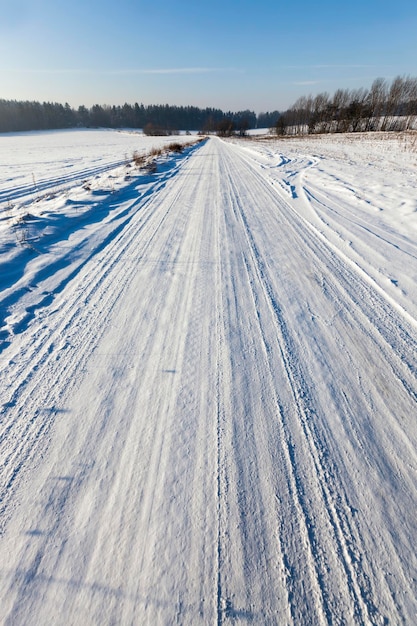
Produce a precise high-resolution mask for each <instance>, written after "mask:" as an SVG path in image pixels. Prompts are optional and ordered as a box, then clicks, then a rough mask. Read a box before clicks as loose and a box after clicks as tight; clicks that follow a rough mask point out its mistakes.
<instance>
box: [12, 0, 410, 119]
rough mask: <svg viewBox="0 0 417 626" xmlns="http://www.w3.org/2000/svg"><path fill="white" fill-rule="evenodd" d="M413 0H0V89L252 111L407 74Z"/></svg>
mask: <svg viewBox="0 0 417 626" xmlns="http://www.w3.org/2000/svg"><path fill="white" fill-rule="evenodd" d="M416 33H417V2H416V1H415V0H412V1H411V0H405V1H404V0H403V1H402V0H398V1H397V2H393V1H390V2H387V1H385V0H361V1H358V0H351V1H350V3H334V2H330V1H327V0H326V1H317V2H311V1H310V2H306V1H304V0H299V1H298V2H295V3H289V2H281V1H280V0H275V1H270V0H257V1H256V2H249V1H248V0H239V1H235V0H233V1H230V2H226V1H221V0H213V1H211V2H199V1H198V0H194V1H190V0H160V1H159V2H158V1H157V0H147V1H146V2H143V1H142V0H117V2H116V1H109V0H82V1H81V0H66V1H65V2H64V1H62V0H55V1H52V0H13V2H12V1H11V0H0V59H1V61H0V98H5V99H16V100H22V99H25V100H26V99H27V100H39V101H54V102H62V103H64V102H68V103H69V104H70V105H71V106H73V107H78V106H79V105H80V104H85V105H86V106H91V105H92V104H95V103H99V104H123V103H124V102H129V103H132V104H133V103H134V102H139V103H141V102H142V103H144V104H152V103H155V104H161V103H162V104H164V103H168V104H177V105H187V104H192V105H196V106H202V107H205V106H214V107H219V108H222V109H224V110H229V109H230V110H239V109H246V108H249V109H252V110H255V111H256V112H260V111H268V110H273V109H278V110H284V109H285V108H287V107H288V106H289V105H291V104H292V103H293V102H294V101H295V100H296V99H297V98H298V97H299V96H301V95H308V94H309V93H312V94H316V93H319V92H322V91H327V92H329V93H330V94H332V93H333V92H334V91H335V90H336V89H338V88H339V87H340V88H348V89H354V88H357V87H369V86H370V85H371V83H372V81H373V80H374V79H375V78H377V77H380V76H381V77H384V78H386V79H387V80H391V79H392V78H394V77H395V76H397V75H411V76H417V34H416Z"/></svg>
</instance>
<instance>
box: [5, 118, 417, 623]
mask: <svg viewBox="0 0 417 626" xmlns="http://www.w3.org/2000/svg"><path fill="white" fill-rule="evenodd" d="M175 139H178V138H175ZM181 140H184V138H181ZM169 141H172V138H164V139H157V138H152V139H148V138H145V137H143V136H140V135H138V134H134V133H128V132H123V133H116V132H112V131H81V130H80V131H76V132H74V131H72V132H65V133H35V134H30V135H4V136H0V156H1V159H0V264H1V265H0V267H1V273H0V363H1V368H0V377H1V380H0V410H1V415H0V417H1V421H0V462H1V471H0V554H1V561H0V621H1V623H4V624H8V625H13V626H18V625H19V626H20V625H22V626H23V625H25V626H27V625H29V624H30V625H31V624H33V625H35V624H36V625H42V626H44V625H51V626H52V625H54V626H56V625H62V626H64V625H65V626H68V625H74V626H75V625H80V624H82V625H86V626H89V625H95V624H100V625H105V624H108V625H110V624H126V625H127V624H129V625H130V624H141V625H142V624H149V625H156V624H161V625H166V624H189V625H196V624H216V625H217V626H219V625H225V626H226V625H227V624H236V623H242V624H245V623H253V624H260V625H269V624H270V625H277V624H278V625H281V624H298V625H305V624H314V625H321V624H375V625H383V624H385V625H387V624H400V623H404V624H415V623H417V587H416V585H417V555H416V550H415V545H416V537H417V515H416V511H417V406H416V400H417V380H416V375H417V321H416V320H417V145H416V139H415V136H413V135H398V136H397V135H388V134H386V135H385V136H382V135H377V134H374V135H362V136H359V135H358V136H327V137H317V138H308V139H292V140H276V139H275V140H274V139H268V138H258V137H256V138H252V139H247V140H243V141H237V140H230V141H222V140H220V139H218V138H214V137H213V138H210V139H208V140H207V141H206V142H205V143H203V144H200V145H198V146H193V147H187V148H186V149H185V150H184V152H182V153H181V154H179V153H178V154H174V153H170V154H164V155H163V156H161V157H159V159H158V168H157V171H156V172H155V171H153V170H152V168H149V170H148V171H147V170H145V169H143V168H139V167H137V166H136V165H135V164H133V163H132V162H131V156H132V152H133V150H137V151H138V152H143V153H145V152H147V151H149V150H150V148H151V147H152V146H157V145H158V146H160V145H161V144H162V143H167V142H169Z"/></svg>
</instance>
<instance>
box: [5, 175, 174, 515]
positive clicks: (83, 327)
mask: <svg viewBox="0 0 417 626" xmlns="http://www.w3.org/2000/svg"><path fill="white" fill-rule="evenodd" d="M170 175H171V174H170V172H168V173H167V176H170ZM162 185H164V182H162ZM157 187H158V189H161V182H160V181H158V183H157ZM151 200H152V196H149V195H148V194H146V196H145V198H142V197H141V198H139V199H134V200H133V201H132V202H131V203H130V206H129V209H127V210H126V211H125V213H126V217H124V219H123V221H122V223H121V224H120V225H117V226H116V227H115V229H114V230H113V231H111V233H110V234H109V235H108V236H107V237H106V239H105V240H104V243H100V244H99V245H98V246H97V248H96V249H94V250H93V252H92V253H91V255H90V256H89V257H88V258H87V259H86V261H85V262H83V263H82V264H81V265H80V266H78V267H76V269H75V270H74V272H73V273H72V274H71V275H70V276H68V277H66V278H65V280H64V281H63V283H62V284H58V286H57V287H56V289H55V290H54V293H53V294H49V299H48V304H49V306H42V303H40V305H39V312H38V313H37V320H36V321H37V328H36V335H35V336H34V338H33V341H32V343H29V344H26V345H25V348H24V350H20V348H19V351H18V352H16V353H15V354H13V355H10V351H9V352H8V355H10V356H8V358H9V366H10V367H11V368H12V370H11V371H12V372H13V376H10V378H9V377H7V370H4V371H3V393H4V398H5V401H3V407H2V415H3V419H2V421H1V431H0V456H1V458H2V487H1V489H0V514H2V517H3V521H2V523H4V520H6V519H7V515H5V511H6V508H7V504H8V500H9V499H10V497H12V495H13V487H14V483H15V481H16V479H17V478H18V477H19V476H20V474H21V472H22V470H24V468H25V466H26V465H27V464H28V463H29V461H30V460H31V459H34V457H35V455H37V454H38V453H39V446H40V445H41V446H42V448H43V447H44V446H45V441H46V439H47V436H48V432H49V429H50V428H51V427H52V426H53V423H54V421H55V419H56V418H57V416H59V415H60V414H61V412H63V414H64V413H65V409H63V408H62V402H63V398H64V397H65V396H68V395H69V394H70V393H71V389H72V388H73V387H74V386H75V385H76V384H77V382H78V380H79V376H76V377H74V376H73V374H72V373H73V372H74V371H77V370H78V371H83V370H84V369H85V362H86V360H87V359H88V357H89V355H90V354H91V352H92V351H93V350H94V346H95V345H96V344H97V343H98V341H99V339H100V337H101V333H102V331H103V329H104V328H105V327H106V323H107V320H108V319H109V317H110V315H111V312H112V309H113V307H114V305H115V304H116V302H117V301H118V299H119V298H120V297H122V295H123V293H124V290H125V288H126V286H127V285H128V284H129V282H130V281H131V267H130V266H129V264H128V263H126V262H125V259H126V257H129V256H130V255H131V256H132V258H133V259H135V261H136V262H137V260H139V259H140V258H141V256H144V255H146V251H147V249H148V248H149V247H150V246H152V243H153V240H154V238H155V237H156V236H157V233H158V231H159V230H160V229H162V228H163V225H164V221H165V219H166V216H167V215H168V213H169V211H170V210H171V208H172V207H173V206H174V205H175V204H176V201H177V196H176V195H174V197H173V198H172V200H171V203H170V204H168V206H167V207H164V208H163V209H162V211H161V212H157V213H156V214H155V213H154V211H153V210H152V209H153V207H151V208H149V204H150V203H151ZM128 226H129V227H130V228H127V227H128ZM138 238H140V239H141V240H142V246H141V248H138V246H137V242H138ZM130 251H131V252H130ZM116 276H117V283H116V279H115V277H116ZM76 278H77V280H78V281H79V284H78V285H77V286H76V290H75V293H74V295H75V297H73V294H71V297H70V299H68V300H66V288H67V286H69V285H71V282H72V281H74V280H75V279H76ZM115 283H116V284H115ZM37 308H38V307H37ZM28 323H29V322H28ZM51 355H52V356H51ZM74 358H75V359H76V362H77V366H76V367H75V363H74ZM40 371H41V372H42V373H39V372H40ZM40 379H41V380H42V391H41V393H40V391H39V380H40ZM28 407H30V409H28ZM32 407H36V408H35V409H34V410H33V409H32Z"/></svg>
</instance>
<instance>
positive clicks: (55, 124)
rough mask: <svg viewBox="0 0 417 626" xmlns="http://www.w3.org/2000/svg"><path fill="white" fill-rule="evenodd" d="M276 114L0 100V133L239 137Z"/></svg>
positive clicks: (269, 123)
mask: <svg viewBox="0 0 417 626" xmlns="http://www.w3.org/2000/svg"><path fill="white" fill-rule="evenodd" d="M279 115H280V114H279V112H278V111H273V112H271V113H260V114H259V115H257V114H256V113H254V112H253V111H249V110H245V111H237V112H231V111H227V112H224V111H222V110H221V109H216V108H209V107H207V108H205V109H200V108H199V107H195V106H172V105H168V104H165V105H154V104H152V105H143V104H138V103H135V104H134V105H130V104H124V105H123V106H115V105H113V106H110V105H99V104H95V105H93V106H92V107H91V108H87V107H85V106H80V107H78V109H73V108H72V107H71V106H70V105H69V104H68V103H66V104H64V105H63V104H60V103H57V102H42V103H41V102H36V101H17V100H2V99H0V132H3V133H4V132H19V131H31V130H57V129H64V128H77V127H79V128H102V127H104V128H137V129H146V130H147V131H148V132H149V134H165V133H167V134H169V133H173V132H175V131H179V130H181V131H201V132H216V131H218V129H219V127H221V126H224V127H226V126H227V125H230V124H232V125H233V129H234V130H235V131H237V132H240V133H241V134H244V133H245V132H246V131H247V130H249V129H252V128H271V127H273V126H275V125H276V123H277V121H278V118H279Z"/></svg>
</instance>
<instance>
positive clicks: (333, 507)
mask: <svg viewBox="0 0 417 626" xmlns="http://www.w3.org/2000/svg"><path fill="white" fill-rule="evenodd" d="M226 166H227V162H226V164H225V169H226V170H227V167H226ZM237 168H238V169H239V165H238V166H237ZM240 176H242V169H240ZM229 177H230V181H231V183H232V186H233V187H234V189H233V192H232V193H231V196H232V197H233V198H236V212H237V213H240V215H241V219H242V222H243V227H244V229H245V231H246V234H247V241H248V248H249V250H251V252H252V254H251V258H250V260H249V261H248V262H247V263H246V264H247V271H248V274H255V275H254V276H253V278H252V279H251V280H250V282H251V284H253V285H254V286H255V289H256V291H257V290H258V289H259V285H262V286H263V289H264V295H265V299H266V300H267V301H269V305H270V311H271V314H272V316H273V317H275V319H276V329H277V336H278V337H280V340H279V343H280V344H281V348H280V349H281V353H282V360H283V362H284V363H285V368H286V371H287V379H288V381H289V384H290V387H291V389H292V395H293V401H294V404H295V406H297V407H298V409H297V414H298V420H299V424H300V426H301V427H302V431H303V433H304V441H305V442H306V443H308V448H309V450H310V454H311V458H312V460H313V463H314V468H315V474H316V476H317V478H318V479H319V484H320V490H321V497H322V499H323V501H324V503H325V507H326V512H327V515H328V517H329V522H330V525H331V527H332V528H333V535H334V541H335V542H336V545H337V553H338V555H339V558H340V560H341V561H342V563H343V567H344V570H345V575H346V578H347V580H348V583H349V588H350V593H351V594H352V598H353V602H354V606H355V609H354V615H353V617H354V619H355V620H358V619H359V620H360V621H363V620H365V621H366V620H367V619H370V620H371V621H372V623H379V619H380V617H379V612H378V609H377V608H376V606H375V604H374V603H373V600H372V598H374V597H375V596H376V593H375V590H373V589H372V586H371V584H370V581H369V579H368V577H367V575H366V574H365V573H364V571H363V570H362V569H361V567H359V568H358V566H357V553H358V551H359V552H360V551H361V550H360V548H359V546H360V544H361V536H360V532H359V529H358V528H357V527H356V525H355V523H354V519H353V520H352V519H351V518H352V517H353V516H352V514H351V511H352V508H351V506H350V505H349V498H348V497H347V494H345V496H344V497H343V496H342V497H341V494H340V485H338V476H337V473H335V471H334V470H335V468H334V467H332V465H331V464H329V452H328V449H327V446H326V442H325V441H326V440H325V439H324V440H323V433H322V432H320V431H319V430H318V429H317V427H315V421H316V420H315V416H316V414H317V413H318V407H315V401H314V398H313V396H312V395H311V391H310V389H309V384H308V382H307V380H306V379H305V375H304V374H303V371H302V362H303V358H302V355H301V354H300V353H299V352H298V350H297V349H296V345H295V343H294V341H293V339H292V338H291V333H290V331H289V329H288V327H287V326H286V323H285V320H284V317H283V313H282V310H281V308H280V306H279V304H278V302H277V301H276V295H275V290H274V287H273V285H274V283H273V281H271V278H270V275H269V272H268V269H267V264H266V263H265V261H264V260H263V259H262V254H261V253H260V251H259V250H258V249H257V246H256V243H255V240H254V235H253V233H258V231H257V229H256V228H254V226H253V223H252V226H249V223H248V220H247V217H246V215H245V206H246V205H248V211H249V210H250V211H252V214H253V212H254V210H255V211H256V206H257V204H258V203H259V202H260V203H261V206H267V205H268V202H267V201H266V198H265V200H264V201H262V200H260V199H261V198H262V193H264V191H265V189H264V191H263V187H264V185H262V184H260V183H262V181H261V180H260V179H258V181H256V179H255V178H254V177H251V176H250V173H249V172H247V175H246V176H245V177H244V178H245V181H250V182H251V187H249V186H248V187H247V189H245V192H246V195H245V197H244V200H242V199H240V196H241V193H242V186H241V184H240V183H239V184H238V183H237V182H236V181H237V180H238V177H237V176H236V175H235V173H234V172H233V173H230V172H229ZM256 182H257V184H255V183H256ZM267 195H268V196H269V197H270V200H269V204H270V206H272V207H273V206H274V204H276V202H274V201H273V197H271V196H272V194H271V193H268V194H267ZM271 200H272V202H271ZM277 208H279V207H277ZM283 208H285V206H284V207H283ZM289 211H290V216H291V212H292V210H290V207H289V208H288V209H287V211H286V212H287V213H288V212H289ZM282 213H283V211H282V209H281V216H282ZM292 217H293V215H292ZM262 218H263V219H267V215H266V214H263V215H262ZM293 222H295V220H292V222H291V226H292V227H294V228H295V229H296V232H298V234H299V236H300V240H301V241H302V242H303V244H305V245H306V247H307V248H309V249H310V252H311V258H312V259H314V257H316V256H318V251H320V252H321V255H322V257H321V260H322V263H323V268H325V267H326V266H327V267H328V266H329V260H330V259H332V258H333V254H332V251H331V250H330V251H329V250H326V249H325V246H323V245H321V246H320V245H319V243H320V242H317V241H314V240H313V238H311V240H309V239H308V236H309V233H308V230H309V229H308V228H307V229H306V228H305V225H303V224H297V223H293ZM303 226H304V228H303ZM269 227H270V228H271V230H270V232H274V231H276V227H275V229H274V228H273V224H272V223H270V224H266V225H265V231H268V228H269ZM306 231H307V233H306ZM306 234H307V236H306ZM263 241H265V240H263ZM254 268H255V271H254ZM333 270H334V273H333V276H336V277H337V278H338V279H343V278H344V274H345V272H346V270H347V271H349V265H348V266H347V268H346V267H343V266H342V264H340V262H339V264H336V263H333ZM350 279H352V276H351V275H350ZM356 283H357V281H356ZM342 284H343V283H342ZM346 284H348V285H349V286H350V289H349V292H350V295H351V296H352V292H353V289H352V287H351V284H352V283H349V281H346ZM353 284H355V282H354V283H353ZM344 288H345V289H346V286H344ZM334 295H335V296H337V297H338V298H339V299H340V297H341V293H340V287H339V291H337V290H334ZM361 295H362V299H361V300H359V299H358V298H357V297H356V299H355V301H354V304H355V308H354V310H355V311H356V309H358V311H360V310H361V306H360V304H361V302H363V301H364V299H365V296H367V298H366V300H365V301H366V302H367V301H368V300H369V287H368V292H367V293H366V294H365V293H364V294H361ZM254 297H255V298H256V294H255V295H254ZM384 305H385V303H381V304H380V306H381V310H382V311H385V309H386V306H384ZM257 308H259V303H258V302H257ZM362 308H363V307H362ZM364 311H365V318H366V319H367V320H369V318H370V319H371V320H373V319H375V317H377V316H375V312H374V314H373V315H372V316H371V315H370V311H367V310H366V309H365V310H364ZM368 326H369V322H368ZM387 326H388V329H389V325H387V324H385V323H384V322H383V323H379V327H378V330H380V329H383V330H384V332H385V333H386V332H387V330H386V329H387ZM361 330H363V332H364V333H368V332H369V328H367V327H365V326H362V328H361ZM388 334H389V335H390V331H389V330H388ZM404 335H405V338H406V339H407V340H408V342H410V341H411V344H412V343H413V342H412V339H411V335H410V334H409V332H408V333H407V332H405V331H404ZM401 339H402V340H404V336H402V337H401ZM264 341H265V348H266V353H267V354H268V353H269V355H270V353H271V346H270V344H269V345H268V343H267V342H266V340H265V339H264ZM375 343H376V345H377V346H378V348H381V341H380V339H379V340H378V339H376V340H375ZM390 347H391V344H390ZM404 347H405V342H404V344H399V345H397V346H395V352H396V353H398V354H402V356H403V355H404ZM405 353H406V354H408V355H409V357H410V356H412V355H413V354H415V352H413V348H412V347H411V349H407V350H405ZM269 358H271V357H269ZM405 360H406V359H405ZM389 361H392V355H391V359H390V360H389ZM389 361H388V362H389ZM273 365H274V363H273V362H272V361H271V371H272V367H273ZM395 374H396V376H397V378H398V380H399V381H400V382H401V383H402V382H404V378H403V374H404V371H402V372H401V373H399V372H398V371H397V372H395ZM410 385H413V381H412V382H411V383H410ZM412 389H413V387H412V386H411V387H410V386H406V391H407V393H408V394H409V395H411V396H412V395H413V393H414V392H413V391H412ZM414 389H415V380H414ZM277 404H279V399H277ZM286 413H288V411H285V410H282V411H281V418H282V420H283V425H284V428H285V429H286V433H285V440H286V442H287V456H288V457H289V459H290V462H289V466H290V468H291V470H290V471H291V472H292V475H293V480H294V482H295V484H296V488H295V490H293V491H294V492H295V494H296V498H297V499H298V505H299V506H300V507H301V509H302V513H303V517H304V519H305V527H306V529H307V534H308V536H309V540H310V545H311V551H312V554H313V560H314V563H315V564H316V569H317V582H318V584H319V586H320V587H321V594H322V599H323V605H324V614H325V616H326V619H328V620H331V616H332V615H333V616H334V615H335V613H336V612H337V605H336V604H334V603H333V605H332V604H331V603H330V604H329V600H328V598H326V595H327V594H326V589H325V579H326V572H325V569H322V570H321V571H320V569H321V568H320V565H319V564H320V560H321V559H320V556H321V555H320V553H319V552H317V548H319V547H320V546H319V544H318V542H317V539H316V537H315V531H314V525H313V523H314V520H313V519H312V518H310V514H309V513H308V506H307V500H305V498H304V496H303V482H305V480H303V479H302V477H300V475H299V467H302V463H300V459H298V461H297V455H296V454H295V452H294V451H295V450H296V447H295V446H294V445H293V443H292V441H291V440H292V437H291V430H290V428H291V427H290V426H289V423H287V425H285V415H286ZM324 464H325V465H324ZM338 492H339V493H338ZM346 512H347V513H348V514H346ZM352 546H354V548H352ZM355 562H356V567H355ZM298 595H299V594H298ZM293 617H295V616H294V615H293Z"/></svg>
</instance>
